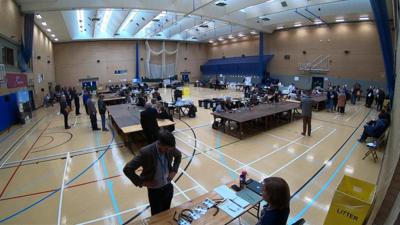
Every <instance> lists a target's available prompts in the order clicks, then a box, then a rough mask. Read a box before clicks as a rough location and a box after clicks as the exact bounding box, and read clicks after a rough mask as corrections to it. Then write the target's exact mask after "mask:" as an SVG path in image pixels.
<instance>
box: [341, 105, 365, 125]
mask: <svg viewBox="0 0 400 225" xmlns="http://www.w3.org/2000/svg"><path fill="white" fill-rule="evenodd" d="M361 109H362V108H361V107H358V110H357V111H356V112H354V113H353V115H351V116H350V117H349V118H347V119H346V120H345V121H346V122H349V121H350V119H351V118H353V117H354V116H355V115H358V113H359V112H360V111H361Z"/></svg>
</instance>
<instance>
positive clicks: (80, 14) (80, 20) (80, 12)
mask: <svg viewBox="0 0 400 225" xmlns="http://www.w3.org/2000/svg"><path fill="white" fill-rule="evenodd" d="M76 16H77V19H78V27H79V31H80V32H83V24H84V23H83V22H84V17H83V10H82V9H80V10H77V11H76Z"/></svg>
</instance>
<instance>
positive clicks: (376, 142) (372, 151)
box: [362, 129, 389, 162]
mask: <svg viewBox="0 0 400 225" xmlns="http://www.w3.org/2000/svg"><path fill="white" fill-rule="evenodd" d="M388 130H389V129H387V130H386V131H385V132H384V133H383V134H382V135H381V136H380V137H378V138H373V139H372V141H371V142H368V143H367V144H366V145H367V147H368V151H367V152H366V153H365V155H364V157H363V158H362V159H363V160H364V159H365V158H367V157H368V155H372V158H373V160H374V162H376V161H378V155H377V154H376V150H377V149H378V148H379V147H380V146H381V145H382V144H384V143H385V142H386V137H387V133H388V132H389V131H388Z"/></svg>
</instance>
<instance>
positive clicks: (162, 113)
mask: <svg viewBox="0 0 400 225" xmlns="http://www.w3.org/2000/svg"><path fill="white" fill-rule="evenodd" d="M157 117H158V118H159V119H162V120H171V121H172V122H173V121H174V118H173V117H172V116H171V115H170V114H169V113H168V112H167V109H166V108H165V107H164V106H161V107H160V111H159V113H158V116H157ZM166 129H167V130H169V131H170V132H172V131H174V130H175V125H170V126H167V127H166Z"/></svg>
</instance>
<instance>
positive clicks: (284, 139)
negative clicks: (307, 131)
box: [266, 133, 310, 148]
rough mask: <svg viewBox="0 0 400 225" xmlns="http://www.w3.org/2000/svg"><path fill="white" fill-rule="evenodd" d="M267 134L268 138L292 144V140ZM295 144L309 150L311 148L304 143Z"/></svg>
mask: <svg viewBox="0 0 400 225" xmlns="http://www.w3.org/2000/svg"><path fill="white" fill-rule="evenodd" d="M266 134H267V135H268V136H271V137H274V138H276V139H279V140H282V141H287V142H291V141H292V140H290V139H287V138H283V137H279V136H276V135H273V134H268V133H266ZM294 144H296V145H301V146H304V147H307V148H309V147H310V146H309V145H305V144H302V143H294Z"/></svg>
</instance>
